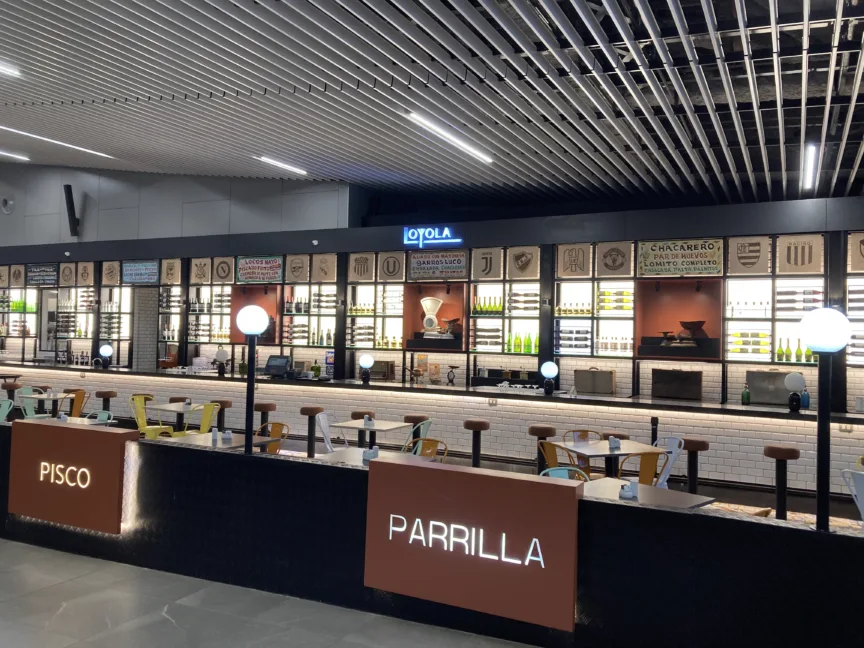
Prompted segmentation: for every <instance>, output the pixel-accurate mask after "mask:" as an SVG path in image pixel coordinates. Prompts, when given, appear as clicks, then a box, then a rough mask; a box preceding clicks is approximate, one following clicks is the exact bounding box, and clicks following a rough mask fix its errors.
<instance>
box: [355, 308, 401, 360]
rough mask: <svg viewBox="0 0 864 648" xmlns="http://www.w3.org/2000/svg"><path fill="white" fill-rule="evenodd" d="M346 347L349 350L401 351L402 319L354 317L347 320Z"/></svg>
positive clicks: (398, 317)
mask: <svg viewBox="0 0 864 648" xmlns="http://www.w3.org/2000/svg"><path fill="white" fill-rule="evenodd" d="M346 346H347V347H348V348H349V349H392V350H400V351H401V350H402V317H401V315H399V316H397V315H392V316H377V317H374V316H367V317H359V316H354V317H351V318H350V319H349V320H348V328H347V339H346Z"/></svg>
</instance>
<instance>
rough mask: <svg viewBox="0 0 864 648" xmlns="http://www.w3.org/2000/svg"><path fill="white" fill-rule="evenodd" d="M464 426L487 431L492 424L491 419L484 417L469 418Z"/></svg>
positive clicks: (476, 430) (477, 430) (472, 429)
mask: <svg viewBox="0 0 864 648" xmlns="http://www.w3.org/2000/svg"><path fill="white" fill-rule="evenodd" d="M462 427H464V428H465V429H466V430H471V431H472V432H485V431H486V430H488V429H489V427H490V426H489V421H484V420H483V419H468V420H467V421H465V422H464V423H463V424H462Z"/></svg>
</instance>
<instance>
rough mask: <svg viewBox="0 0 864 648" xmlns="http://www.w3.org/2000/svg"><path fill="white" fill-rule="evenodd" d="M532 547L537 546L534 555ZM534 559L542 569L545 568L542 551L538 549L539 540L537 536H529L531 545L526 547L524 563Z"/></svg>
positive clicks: (526, 563)
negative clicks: (526, 554) (526, 552)
mask: <svg viewBox="0 0 864 648" xmlns="http://www.w3.org/2000/svg"><path fill="white" fill-rule="evenodd" d="M534 547H537V555H536V556H534V555H533V554H534ZM532 560H535V561H537V562H539V563H540V567H541V568H542V569H546V563H544V562H543V552H542V551H541V550H540V541H539V540H538V539H537V538H531V546H530V547H528V556H527V557H526V558H525V565H526V566H527V565H528V563H529V562H531V561H532Z"/></svg>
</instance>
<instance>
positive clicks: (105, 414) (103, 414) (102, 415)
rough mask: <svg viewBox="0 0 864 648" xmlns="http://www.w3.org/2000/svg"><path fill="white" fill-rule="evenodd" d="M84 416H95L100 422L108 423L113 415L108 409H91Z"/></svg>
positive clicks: (112, 418)
mask: <svg viewBox="0 0 864 648" xmlns="http://www.w3.org/2000/svg"><path fill="white" fill-rule="evenodd" d="M84 418H88V419H89V418H95V419H96V420H97V421H99V422H100V423H109V422H111V421H113V420H114V415H113V414H112V413H111V412H109V411H108V410H93V411H92V412H90V413H89V414H88V415H87V416H85V417H84Z"/></svg>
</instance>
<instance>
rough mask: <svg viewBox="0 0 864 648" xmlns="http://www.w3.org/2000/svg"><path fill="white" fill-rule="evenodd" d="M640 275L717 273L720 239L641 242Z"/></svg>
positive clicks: (719, 269)
mask: <svg viewBox="0 0 864 648" xmlns="http://www.w3.org/2000/svg"><path fill="white" fill-rule="evenodd" d="M636 274H637V276H639V277H682V276H694V275H702V276H716V275H721V274H723V239H688V240H684V241H640V242H639V255H638V262H637V264H636Z"/></svg>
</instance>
